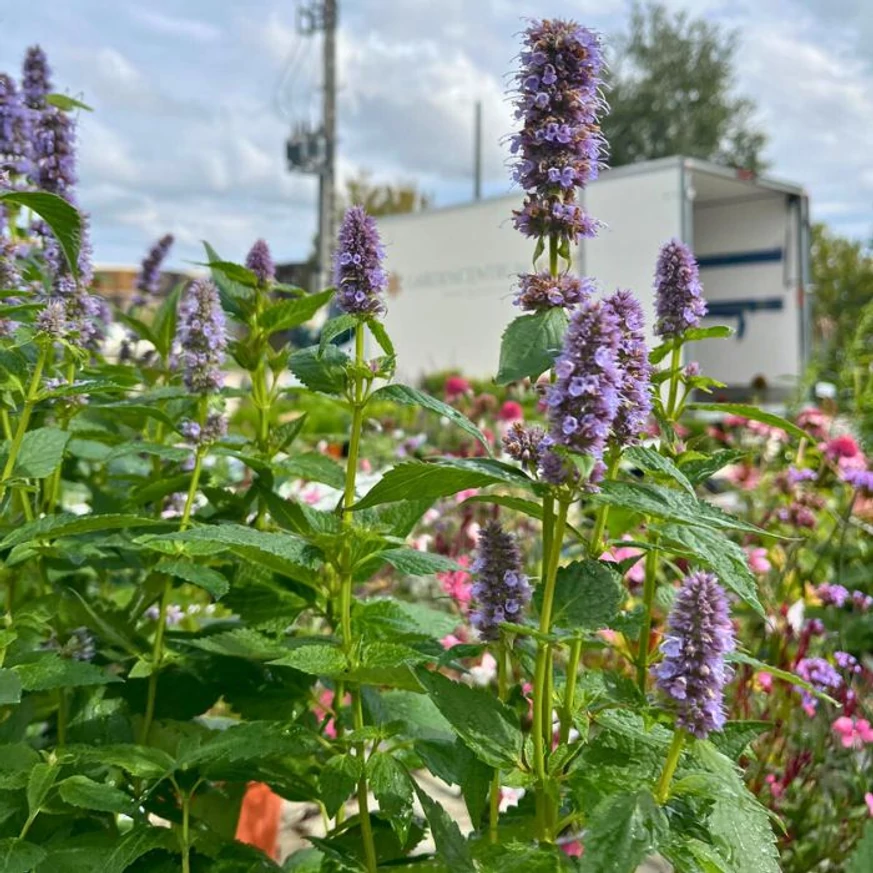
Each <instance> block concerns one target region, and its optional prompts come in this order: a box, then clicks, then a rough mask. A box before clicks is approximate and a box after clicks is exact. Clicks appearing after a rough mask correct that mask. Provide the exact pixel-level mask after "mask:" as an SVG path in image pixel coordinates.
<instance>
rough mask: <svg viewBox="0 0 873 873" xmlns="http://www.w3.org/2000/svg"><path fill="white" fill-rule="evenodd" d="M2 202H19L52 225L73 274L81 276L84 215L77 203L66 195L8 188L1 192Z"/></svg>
mask: <svg viewBox="0 0 873 873" xmlns="http://www.w3.org/2000/svg"><path fill="white" fill-rule="evenodd" d="M0 203H15V204H17V205H18V206H24V207H25V208H26V209H30V210H31V211H32V212H35V213H36V214H37V215H38V216H39V217H40V218H41V219H42V220H43V221H44V222H45V223H46V224H47V225H48V226H49V227H50V228H51V231H52V233H53V234H54V235H55V239H56V240H57V241H58V245H60V247H61V251H62V252H63V253H64V257H65V258H66V260H67V266H68V267H69V270H70V275H72V276H73V278H74V279H78V277H79V247H80V245H81V240H82V218H81V216H80V215H79V213H78V212H77V211H76V209H75V208H74V207H73V206H71V205H70V204H69V203H68V202H67V201H66V200H64V198H63V197H58V196H57V195H56V194H47V193H46V192H44V191H7V192H5V193H3V194H0Z"/></svg>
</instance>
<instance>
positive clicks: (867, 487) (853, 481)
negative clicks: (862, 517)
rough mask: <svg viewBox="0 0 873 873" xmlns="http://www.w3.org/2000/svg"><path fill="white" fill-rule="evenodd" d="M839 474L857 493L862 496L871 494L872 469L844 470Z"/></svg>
mask: <svg viewBox="0 0 873 873" xmlns="http://www.w3.org/2000/svg"><path fill="white" fill-rule="evenodd" d="M840 475H841V476H842V479H843V481H844V482H845V483H846V484H847V485H851V486H852V487H853V488H854V489H855V490H856V491H857V492H858V493H859V494H861V495H863V496H864V497H871V496H873V470H845V471H843V472H842V473H841V474H840Z"/></svg>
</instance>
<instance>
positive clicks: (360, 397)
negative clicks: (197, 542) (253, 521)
mask: <svg viewBox="0 0 873 873" xmlns="http://www.w3.org/2000/svg"><path fill="white" fill-rule="evenodd" d="M363 366H364V325H363V323H362V322H358V324H357V326H356V327H355V384H354V399H353V401H352V429H351V434H350V436H349V456H348V458H347V459H346V487H345V491H344V493H343V525H344V526H345V527H347V528H348V527H351V524H352V518H353V512H352V505H353V504H354V502H355V479H356V477H357V473H358V452H359V450H360V445H361V429H362V425H363V420H364V377H363V374H362V370H363ZM340 627H341V630H342V640H343V647H344V649H345V652H346V655H347V656H351V654H352V650H353V640H352V567H351V555H350V554H349V553H348V551H347V552H346V554H345V556H344V560H343V573H342V578H341V580H340ZM348 693H349V696H350V697H351V703H352V720H353V724H354V728H355V730H360V729H362V728H363V727H364V709H363V704H362V700H361V689H360V687H359V686H357V685H350V686H349V689H348ZM355 748H356V751H357V756H358V758H360V760H361V764H362V768H361V778H360V780H359V781H358V810H359V812H360V820H361V840H362V842H363V844H364V858H365V860H366V867H367V873H376V868H377V860H376V845H375V842H374V840H373V828H372V824H371V822H370V810H369V800H368V794H369V789H368V787H367V776H366V769H365V766H364V756H365V752H366V749H365V746H364V743H362V742H361V743H357V744H356V746H355Z"/></svg>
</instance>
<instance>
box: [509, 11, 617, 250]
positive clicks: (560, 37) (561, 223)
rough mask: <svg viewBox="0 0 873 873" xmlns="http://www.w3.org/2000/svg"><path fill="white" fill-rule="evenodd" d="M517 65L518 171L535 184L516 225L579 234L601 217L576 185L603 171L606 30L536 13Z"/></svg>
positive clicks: (536, 232)
mask: <svg viewBox="0 0 873 873" xmlns="http://www.w3.org/2000/svg"><path fill="white" fill-rule="evenodd" d="M524 43H525V48H524V49H523V50H522V52H521V56H520V57H521V66H520V68H519V70H518V72H517V73H516V77H515V81H516V92H515V93H516V98H515V107H516V109H515V114H516V118H518V119H519V120H521V122H522V128H521V130H520V131H519V132H518V133H517V134H516V135H515V136H514V137H513V138H512V140H511V150H512V152H513V154H515V155H516V156H517V157H516V162H515V168H514V171H513V176H514V179H515V181H517V182H518V183H519V184H520V185H521V186H522V187H523V188H524V189H525V190H526V191H527V192H528V197H527V199H526V200H525V203H524V206H523V207H522V209H521V210H520V211H518V212H516V213H515V224H516V227H517V228H518V229H519V230H521V231H522V233H524V234H526V235H528V236H531V237H543V236H548V235H554V236H557V237H558V238H559V239H561V240H563V241H568V242H575V241H576V240H577V239H578V238H579V237H580V236H585V237H590V236H594V235H595V233H596V232H597V227H598V223H597V222H596V221H594V220H592V219H591V218H590V217H589V216H588V215H587V214H586V213H585V212H584V211H583V210H582V208H581V207H580V206H579V205H578V204H577V203H576V188H578V187H584V186H585V185H586V184H587V183H588V182H590V181H591V180H592V179H595V178H596V177H597V174H598V170H599V167H600V159H601V154H602V152H603V151H604V146H605V144H604V141H603V136H602V135H601V133H600V127H599V125H598V116H599V115H600V113H601V112H602V111H604V110H605V109H606V104H605V102H604V101H603V99H602V97H601V96H600V86H601V74H602V72H603V66H604V59H603V50H602V48H601V45H600V37H599V36H598V35H597V34H596V33H594V32H593V31H590V30H587V29H586V28H584V27H580V26H579V25H578V24H576V23H575V22H574V21H562V20H559V19H552V20H549V19H546V20H543V21H534V22H532V23H531V25H530V26H529V27H528V29H527V30H526V31H525V34H524Z"/></svg>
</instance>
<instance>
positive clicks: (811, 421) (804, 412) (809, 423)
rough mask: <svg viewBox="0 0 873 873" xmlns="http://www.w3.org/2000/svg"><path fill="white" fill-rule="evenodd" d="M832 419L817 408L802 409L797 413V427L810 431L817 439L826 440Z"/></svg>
mask: <svg viewBox="0 0 873 873" xmlns="http://www.w3.org/2000/svg"><path fill="white" fill-rule="evenodd" d="M829 421H830V419H828V417H827V416H826V415H825V414H824V413H823V412H822V411H821V410H820V409H818V408H816V407H815V406H809V407H807V408H806V409H801V410H800V412H798V413H797V426H798V427H800V428H803V430H805V431H808V432H809V433H810V434H811V435H812V436H814V437H815V438H816V439H824V438H825V437H826V436H827V433H828V425H829Z"/></svg>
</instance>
